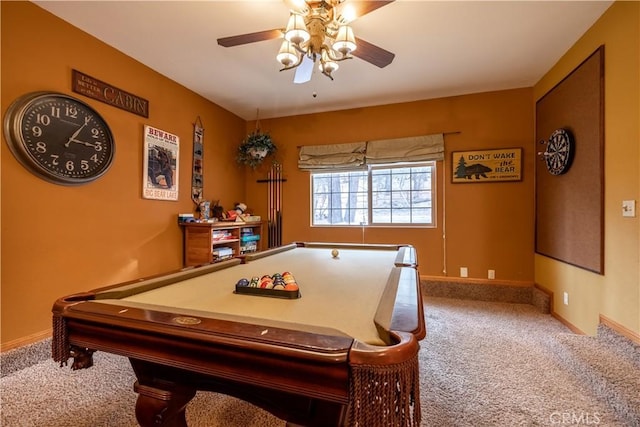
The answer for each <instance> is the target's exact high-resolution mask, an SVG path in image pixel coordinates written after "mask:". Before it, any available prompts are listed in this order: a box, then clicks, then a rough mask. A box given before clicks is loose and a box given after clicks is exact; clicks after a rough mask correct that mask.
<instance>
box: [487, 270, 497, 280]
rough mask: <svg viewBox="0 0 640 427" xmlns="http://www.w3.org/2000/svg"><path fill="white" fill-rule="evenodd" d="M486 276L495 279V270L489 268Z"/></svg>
mask: <svg viewBox="0 0 640 427" xmlns="http://www.w3.org/2000/svg"><path fill="white" fill-rule="evenodd" d="M487 277H488V278H489V279H495V278H496V271H495V270H489V271H488V272H487Z"/></svg>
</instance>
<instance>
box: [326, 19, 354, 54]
mask: <svg viewBox="0 0 640 427" xmlns="http://www.w3.org/2000/svg"><path fill="white" fill-rule="evenodd" d="M331 47H332V48H333V50H335V51H336V52H340V53H341V54H342V55H344V56H346V55H348V54H350V53H351V52H353V51H354V50H356V48H357V46H356V38H355V36H354V35H353V29H352V28H351V27H350V26H348V25H340V27H339V28H338V34H337V35H336V39H335V41H334V42H333V45H332V46H331Z"/></svg>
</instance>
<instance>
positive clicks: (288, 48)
mask: <svg viewBox="0 0 640 427" xmlns="http://www.w3.org/2000/svg"><path fill="white" fill-rule="evenodd" d="M276 59H277V60H278V62H279V63H281V64H282V65H284V66H285V67H289V66H291V65H293V64H295V63H296V62H298V59H299V58H298V54H297V51H296V49H295V48H294V47H293V45H292V44H291V42H290V41H288V40H284V41H283V42H282V44H281V45H280V50H279V51H278V55H276Z"/></svg>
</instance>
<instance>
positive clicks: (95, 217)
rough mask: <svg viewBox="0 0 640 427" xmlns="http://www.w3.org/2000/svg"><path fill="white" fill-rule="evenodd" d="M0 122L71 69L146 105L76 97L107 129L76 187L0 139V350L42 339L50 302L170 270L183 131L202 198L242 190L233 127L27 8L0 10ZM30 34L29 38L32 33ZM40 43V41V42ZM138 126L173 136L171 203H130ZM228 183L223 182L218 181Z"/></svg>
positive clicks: (175, 264) (175, 252) (186, 191)
mask: <svg viewBox="0 0 640 427" xmlns="http://www.w3.org/2000/svg"><path fill="white" fill-rule="evenodd" d="M1 7H2V68H1V71H2V87H1V89H2V98H1V102H2V114H3V117H4V113H5V111H6V109H7V107H8V106H9V104H10V103H11V102H12V101H13V100H14V99H15V98H17V97H18V96H20V95H22V94H24V93H27V92H31V91H37V90H53V91H59V92H64V93H68V94H72V95H73V93H72V92H71V69H72V68H73V69H77V70H79V71H82V72H84V73H86V74H88V75H90V76H93V77H95V78H97V79H100V80H102V81H105V82H108V83H110V84H112V85H114V86H116V87H118V88H121V89H123V90H126V91H128V92H131V93H133V94H135V95H138V96H140V97H142V98H145V99H147V100H149V103H150V117H149V118H148V119H145V118H143V117H140V116H136V115H134V114H131V113H128V112H126V111H123V110H120V109H117V108H115V107H112V106H109V105H106V104H103V103H100V102H97V101H95V100H92V99H88V98H85V97H83V96H82V95H77V94H75V95H76V96H77V97H79V98H81V99H83V100H84V101H86V102H87V103H89V104H91V105H92V106H93V107H94V108H95V109H96V110H97V111H98V112H100V113H101V114H102V115H103V116H104V118H105V119H106V121H107V122H108V123H109V125H110V127H111V130H112V132H113V134H114V137H115V140H116V155H115V162H114V164H113V165H112V167H111V169H110V170H109V171H108V172H107V174H106V175H105V176H103V177H102V178H100V179H99V180H97V181H94V182H93V183H90V184H87V185H84V186H81V187H64V186H59V185H55V184H50V183H48V182H46V181H44V180H42V179H39V178H37V177H35V176H34V175H32V174H31V173H29V172H28V171H27V170H26V169H25V168H24V167H22V166H21V165H20V164H19V163H18V162H17V161H16V159H15V158H14V157H13V155H12V154H11V152H10V151H9V149H8V147H7V145H6V142H5V141H4V135H3V142H2V151H1V156H2V157H1V158H2V188H1V190H2V224H1V225H2V343H6V342H10V341H12V340H19V339H22V338H25V337H29V336H31V335H33V334H38V333H41V332H42V331H46V330H47V329H48V328H49V327H50V323H51V321H50V319H51V316H50V312H51V306H52V303H53V301H54V300H55V299H56V298H58V297H61V296H63V295H67V294H69V293H72V292H77V291H82V290H89V289H92V288H95V287H98V286H103V285H106V284H109V283H116V282H119V281H123V280H128V279H133V278H136V277H141V276H145V275H150V274H154V273H158V272H161V271H167V270H172V269H177V268H179V267H181V266H182V233H181V230H180V228H179V227H178V226H177V225H176V214H177V213H178V212H192V210H193V203H192V202H191V200H190V197H189V195H190V192H191V190H190V177H191V173H190V169H191V162H192V158H193V154H192V153H193V148H192V138H193V136H192V135H193V125H192V124H193V123H194V122H195V120H196V118H197V117H198V116H200V118H201V119H202V122H203V126H204V128H205V134H204V135H205V136H204V142H205V163H206V168H205V183H204V188H205V196H206V197H207V198H211V199H221V201H222V203H224V204H231V203H233V202H234V201H235V199H236V198H238V197H241V195H242V193H243V191H244V183H243V178H242V175H241V174H239V173H238V171H239V169H238V167H237V165H236V163H235V160H234V159H235V146H236V144H237V143H238V142H239V141H240V140H241V139H242V136H243V135H244V130H245V126H246V124H245V121H244V120H242V119H240V118H238V117H237V116H235V115H233V114H231V113H229V112H228V111H225V110H223V109H222V108H220V107H218V106H216V105H214V104H212V103H210V102H209V101H207V100H205V99H203V98H202V97H200V96H198V95H196V94H194V93H193V92H191V91H189V90H187V89H185V88H184V87H182V86H180V85H178V84H176V83H175V82H173V81H171V80H169V79H167V78H165V77H163V76H161V75H160V74H158V73H156V72H154V71H152V70H151V69H149V68H147V67H145V66H143V65H141V64H140V63H138V62H136V61H134V60H132V59H131V58H130V57H128V56H126V55H124V54H122V53H120V52H118V51H116V50H114V49H113V48H111V47H109V46H107V45H106V44H104V43H102V42H100V41H98V40H96V39H95V38H93V37H91V36H89V35H87V34H86V33H84V32H81V31H79V30H78V29H76V28H74V27H72V26H70V25H69V24H67V23H66V22H64V21H62V20H60V19H58V18H57V17H55V16H53V15H51V14H49V13H48V12H46V11H44V10H42V9H41V8H39V7H37V6H35V5H33V4H32V3H27V2H1ZM34 29H37V30H34ZM45 35H46V40H45V39H44V36H45ZM145 124H148V125H151V126H154V127H157V128H159V129H162V130H165V131H167V132H170V133H173V134H176V135H178V136H179V137H180V180H179V184H180V188H179V194H180V196H179V200H178V201H177V202H175V201H157V200H146V199H142V197H141V191H142V190H141V189H142V134H143V127H144V125H145ZM230 177H233V179H230Z"/></svg>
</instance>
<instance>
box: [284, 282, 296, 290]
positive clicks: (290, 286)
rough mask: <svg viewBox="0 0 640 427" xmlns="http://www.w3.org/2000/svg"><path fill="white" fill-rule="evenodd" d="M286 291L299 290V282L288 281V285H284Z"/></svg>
mask: <svg viewBox="0 0 640 427" xmlns="http://www.w3.org/2000/svg"><path fill="white" fill-rule="evenodd" d="M284 290H285V291H297V290H298V284H297V283H287V285H286V286H285V287H284Z"/></svg>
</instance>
